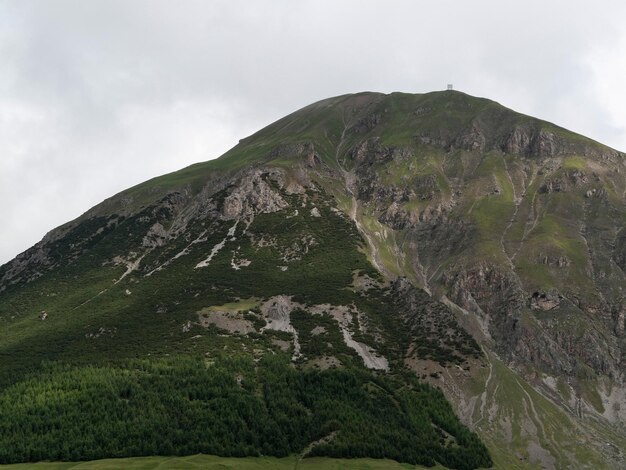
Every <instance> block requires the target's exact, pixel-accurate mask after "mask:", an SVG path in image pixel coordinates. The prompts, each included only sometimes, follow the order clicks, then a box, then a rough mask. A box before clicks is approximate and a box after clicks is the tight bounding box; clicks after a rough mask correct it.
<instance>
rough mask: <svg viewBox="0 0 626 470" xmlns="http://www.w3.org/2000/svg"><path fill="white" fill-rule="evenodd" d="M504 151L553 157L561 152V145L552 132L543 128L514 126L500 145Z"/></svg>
mask: <svg viewBox="0 0 626 470" xmlns="http://www.w3.org/2000/svg"><path fill="white" fill-rule="evenodd" d="M501 148H502V150H503V151H504V152H505V153H512V154H516V155H525V156H531V155H532V156H536V157H539V158H547V157H553V156H555V155H557V154H559V153H561V152H562V150H563V149H562V147H561V145H560V142H559V141H558V138H557V137H556V136H555V135H554V133H552V132H550V131H547V130H545V129H536V128H527V127H521V126H515V127H514V128H513V130H512V131H511V133H510V134H509V135H508V136H507V137H506V138H505V139H504V142H503V143H502V145H501Z"/></svg>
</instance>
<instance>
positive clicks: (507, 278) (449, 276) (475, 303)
mask: <svg viewBox="0 0 626 470" xmlns="http://www.w3.org/2000/svg"><path fill="white" fill-rule="evenodd" d="M442 284H443V285H444V286H446V287H447V288H448V289H449V293H448V297H449V298H450V300H452V301H453V302H455V303H456V304H457V305H459V306H461V307H462V308H463V309H465V310H467V311H469V312H474V313H475V314H477V315H478V316H479V317H481V318H483V319H485V320H486V321H487V323H488V325H489V334H490V335H491V337H492V338H493V339H494V340H495V341H496V345H497V346H496V347H497V348H498V349H499V350H500V352H501V353H502V354H503V355H505V356H510V355H511V352H512V350H513V348H514V345H515V343H516V342H517V341H518V339H519V319H520V311H521V308H522V307H523V306H524V297H525V294H524V291H523V290H522V288H521V286H520V284H519V281H518V279H517V278H516V277H515V275H514V274H512V273H510V272H507V271H505V270H503V269H501V268H499V267H497V266H493V265H490V264H488V263H481V264H478V265H477V266H474V267H465V268H463V267H459V266H452V267H450V268H449V269H447V270H446V271H445V272H444V273H443V276H442Z"/></svg>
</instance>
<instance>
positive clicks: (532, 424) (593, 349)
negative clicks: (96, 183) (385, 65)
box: [0, 91, 626, 468]
mask: <svg viewBox="0 0 626 470" xmlns="http://www.w3.org/2000/svg"><path fill="white" fill-rule="evenodd" d="M625 157H626V155H624V154H623V153H621V152H618V151H616V150H613V149H611V148H608V147H606V146H604V145H602V144H600V143H597V142H594V141H592V140H590V139H588V138H585V137H583V136H580V135H577V134H574V133H572V132H569V131H567V130H565V129H563V128H560V127H558V126H556V125H554V124H551V123H548V122H545V121H541V120H538V119H535V118H532V117H529V116H525V115H522V114H519V113H516V112H514V111H512V110H510V109H507V108H505V107H503V106H501V105H500V104H498V103H495V102H493V101H490V100H487V99H482V98H476V97H472V96H469V95H466V94H464V93H460V92H457V91H445V92H433V93H427V94H421V95H414V94H403V93H392V94H389V95H385V94H379V93H359V94H354V95H345V96H340V97H336V98H331V99H327V100H323V101H320V102H317V103H314V104H312V105H310V106H307V107H305V108H303V109H301V110H299V111H296V112H295V113H293V114H291V115H289V116H287V117H285V118H283V119H281V120H279V121H277V122H275V123H273V124H271V125H269V126H268V127H266V128H264V129H262V130H260V131H259V132H257V133H256V134H254V135H252V136H250V137H247V138H245V139H242V140H241V141H240V142H239V144H238V145H237V146H235V147H234V148H233V149H231V150H230V151H228V152H227V153H226V154H225V155H223V156H222V157H220V158H218V159H216V160H212V161H208V162H204V163H199V164H196V165H192V166H190V167H188V168H185V169H183V170H181V171H178V172H176V173H172V174H169V175H165V176H162V177H159V178H155V179H152V180H150V181H147V182H145V183H143V184H140V185H138V186H135V187H133V188H130V189H128V190H126V191H124V192H122V193H120V194H117V195H115V196H113V197H111V198H109V199H107V200H105V201H104V202H102V203H101V204H99V205H98V206H96V207H94V208H92V209H91V210H89V211H88V212H86V213H85V214H83V215H82V216H81V217H79V218H78V219H76V220H74V221H72V222H69V223H67V224H65V225H63V226H61V227H59V228H57V229H54V230H52V231H51V232H50V233H48V234H47V235H46V237H45V238H44V239H43V240H42V241H41V242H40V243H38V244H37V245H35V246H34V247H32V248H31V249H29V250H27V251H26V252H24V253H22V254H21V255H19V256H18V257H16V258H15V259H14V260H12V261H11V262H9V263H7V264H5V265H4V266H2V267H0V324H1V325H2V327H1V328H0V358H1V361H0V384H2V385H1V388H0V403H2V406H0V423H2V424H0V460H1V461H3V462H14V461H34V460H41V459H74V460H76V459H84V458H101V457H105V456H106V457H109V456H123V455H151V454H161V455H171V454H185V453H187V454H190V453H197V452H204V453H214V454H219V455H257V454H264V455H277V456H280V455H286V454H290V453H301V454H302V455H328V456H335V457H355V456H366V457H376V458H381V457H387V458H393V459H396V460H399V461H402V462H408V463H414V464H417V463H419V464H424V465H432V464H434V463H436V462H438V463H440V464H442V465H444V466H448V467H450V468H477V467H481V466H482V467H486V466H490V465H491V464H492V462H493V464H494V465H495V467H497V468H537V467H542V468H620V467H623V466H624V462H625V461H626V455H624V450H623V449H626V428H625V426H624V423H625V422H626V419H625V418H626V386H625V380H626V376H625V372H626V362H625V358H626V335H625V329H626V324H625V322H626V303H625V302H624V286H626V284H625V282H626V276H625V274H624V271H625V270H626V224H625V222H626V177H625V172H626V160H625ZM437 389H439V390H441V392H443V393H441V392H439V391H438V390H437ZM444 397H445V399H444ZM446 400H447V401H446ZM457 417H458V418H457ZM111 423H112V424H111ZM68 430H69V431H68ZM68 432H70V434H71V436H72V438H71V439H69V440H68V439H67V438H66V437H63V436H67V434H68ZM68 442H69V444H68ZM483 444H484V445H483ZM484 446H486V448H485V447H484Z"/></svg>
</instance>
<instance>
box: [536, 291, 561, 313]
mask: <svg viewBox="0 0 626 470" xmlns="http://www.w3.org/2000/svg"><path fill="white" fill-rule="evenodd" d="M561 299H562V297H561V296H560V295H559V293H558V292H556V291H549V292H535V293H533V295H532V297H531V298H530V308H531V309H533V310H543V311H544V312H545V311H548V310H554V309H555V308H558V307H559V305H561Z"/></svg>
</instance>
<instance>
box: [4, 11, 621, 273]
mask: <svg viewBox="0 0 626 470" xmlns="http://www.w3.org/2000/svg"><path fill="white" fill-rule="evenodd" d="M624 13H626V5H624V4H623V2H619V1H599V2H594V3H593V5H590V4H589V3H588V2H582V1H569V2H566V1H562V0H558V1H552V2H540V1H538V0H533V1H528V2H502V1H496V0H489V1H488V0H477V1H473V2H460V1H451V0H438V1H434V0H432V1H425V0H422V1H408V0H407V1H400V0H391V1H384V2H383V1H357V0H345V1H340V2H338V1H330V0H303V1H298V2H294V1H288V0H274V1H272V0H265V1H243V0H232V1H227V0H215V1H211V2H206V1H200V0H186V1H185V2H176V3H173V2H168V1H153V0H133V1H127V0H106V1H105V0H93V1H89V2H85V1H82V0H56V1H55V2H41V1H34V0H20V1H17V0H14V1H12V2H8V1H7V2H3V3H0V70H1V71H2V73H0V198H1V199H0V200H1V201H2V203H1V204H0V218H1V219H2V220H3V230H2V236H1V239H0V242H1V243H0V263H2V262H4V261H7V260H8V259H10V258H11V257H13V256H15V254H17V253H18V252H19V251H21V250H24V249H26V248H27V247H28V246H30V245H32V244H33V243H34V242H36V241H37V240H38V239H40V238H41V237H42V236H43V234H44V233H45V232H46V231H47V230H49V229H51V228H52V227H54V226H56V225H59V224H61V223H63V222H65V221H67V220H69V219H71V218H73V217H76V216H78V215H79V214H80V213H81V212H83V211H85V210H87V209H88V208H89V207H90V206H92V205H93V204H96V203H97V202H99V201H100V200H102V199H104V198H105V197H108V196H110V195H111V194H112V193H114V192H116V191H119V190H122V189H124V188H126V187H128V186H130V185H132V184H136V183H139V182H141V181H143V180H145V179H147V178H150V177H153V176H156V175H157V174H161V173H164V172H168V171H173V170H176V169H178V168H180V167H183V166H185V165H188V164H191V163H193V162H195V161H199V160H206V159H209V158H214V157H217V156H219V155H220V154H221V153H223V152H224V151H225V150H227V149H228V147H230V146H232V145H234V144H235V143H236V142H237V140H238V139H239V138H241V137H243V136H245V135H248V134H250V133H252V132H254V131H255V130H256V129H258V128H259V127H262V126H263V125H266V124H268V123H269V122H271V121H273V120H275V119H278V118H280V117H282V116H283V115H285V114H287V113H289V112H291V111H293V110H295V109H297V108H299V107H302V106H305V105H307V104H309V103H310V102H312V101H315V100H318V99H322V98H326V97H329V96H334V95H339V94H342V93H349V92H356V91H362V90H375V91H383V92H390V91H397V90H401V91H407V92H426V91H430V90H433V89H441V88H443V87H444V86H445V84H446V83H448V82H453V83H455V85H456V87H457V88H459V89H462V90H464V91H467V92H468V93H471V94H475V95H479V96H486V97H489V98H492V99H495V100H497V101H500V102H501V103H502V104H504V105H507V106H509V107H512V108H515V109H518V110H520V111H522V112H525V113H528V114H533V115H537V116H539V117H542V118H544V119H548V120H551V121H555V122H557V123H558V124H560V125H563V126H565V127H570V128H572V129H573V130H576V131H578V132H581V133H584V134H587V135H589V136H591V137H593V138H595V139H597V140H600V141H604V142H606V143H608V144H609V145H613V146H615V147H620V148H626V130H625V129H624V127H623V126H621V125H620V123H619V119H617V121H616V117H615V116H616V111H615V110H616V109H619V108H618V107H616V106H615V100H618V101H619V100H621V102H622V108H626V96H624V95H619V94H616V95H615V96H610V97H609V98H607V96H606V91H605V87H603V86H602V84H603V80H604V77H603V74H602V73H601V70H602V68H603V67H605V65H606V66H607V67H608V70H621V69H620V68H619V67H611V63H610V62H611V61H612V60H613V58H614V57H617V56H618V54H616V53H615V54H613V55H611V53H610V51H611V50H612V49H611V47H612V45H613V44H615V43H616V42H618V41H619V40H620V38H623V37H624V33H623V32H622V28H621V24H620V21H621V19H622V18H624V16H625V15H624ZM597 50H602V51H609V52H608V53H607V54H606V57H604V55H603V61H605V63H603V62H602V61H593V60H587V59H588V58H589V56H590V54H593V53H594V52H593V51H597ZM615 60H617V59H615Z"/></svg>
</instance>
